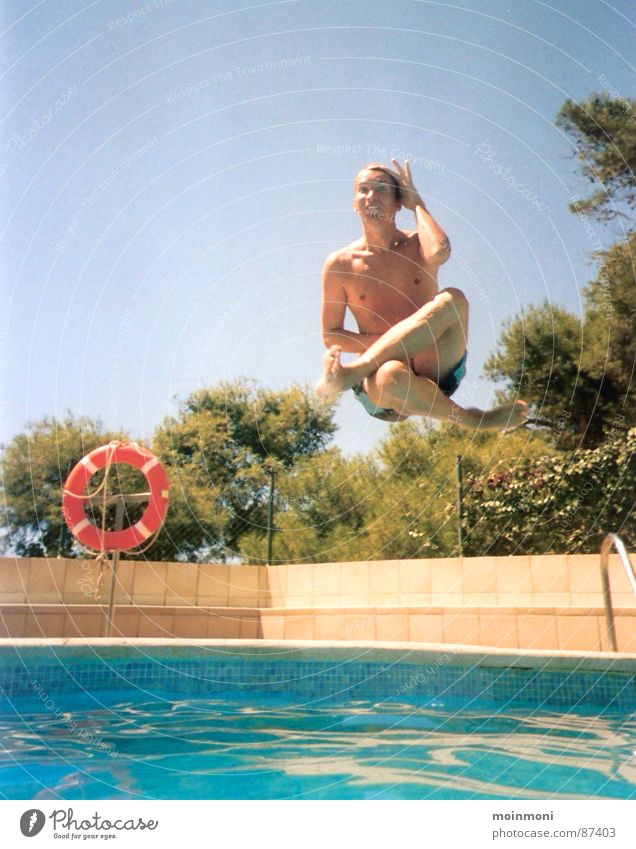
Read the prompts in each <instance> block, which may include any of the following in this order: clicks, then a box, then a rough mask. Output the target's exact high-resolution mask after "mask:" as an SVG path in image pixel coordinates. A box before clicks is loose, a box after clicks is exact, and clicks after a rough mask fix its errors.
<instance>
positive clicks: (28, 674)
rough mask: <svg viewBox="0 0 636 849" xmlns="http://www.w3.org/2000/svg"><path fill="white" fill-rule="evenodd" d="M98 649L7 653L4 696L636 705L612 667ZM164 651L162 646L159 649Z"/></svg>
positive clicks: (625, 676)
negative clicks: (242, 695)
mask: <svg viewBox="0 0 636 849" xmlns="http://www.w3.org/2000/svg"><path fill="white" fill-rule="evenodd" d="M110 648H111V650H110V651H109V647H105V646H100V647H99V649H98V650H97V649H93V650H92V651H86V650H85V649H84V650H82V651H78V650H73V649H72V648H71V647H65V646H51V647H45V646H43V647H39V648H33V647H30V648H28V649H24V650H22V651H21V650H20V649H18V648H16V649H15V650H14V651H13V652H12V653H11V654H9V653H6V652H3V653H2V656H0V697H4V698H14V697H19V696H33V695H34V693H37V692H45V693H47V695H48V696H50V697H54V696H55V695H56V694H61V693H70V692H74V691H87V692H89V693H97V692H99V691H105V690H111V691H112V690H121V691H129V692H130V691H134V690H138V691H142V692H144V694H146V695H147V694H149V693H150V694H152V693H153V692H159V691H164V692H165V691H170V692H174V693H178V694H179V695H183V696H184V697H193V696H205V695H207V694H212V693H217V692H222V691H227V690H232V689H237V690H246V689H247V690H253V691H254V693H255V694H256V693H259V692H262V693H274V692H280V693H286V694H290V695H298V696H309V697H312V698H314V699H316V698H320V699H323V698H324V699H329V698H340V699H342V698H353V699H362V698H369V697H372V698H378V699H389V698H395V699H398V700H402V701H408V699H409V697H410V696H417V697H426V698H430V699H432V700H440V701H446V700H456V699H462V700H471V699H473V698H477V699H479V700H483V701H487V702H490V703H493V704H495V705H498V706H504V705H507V706H513V705H521V704H524V705H534V706H538V705H546V706H554V707H560V708H563V707H568V706H570V707H573V706H575V705H576V706H578V707H602V708H605V709H607V708H612V709H618V710H627V711H629V712H633V711H634V710H635V709H636V672H633V671H612V670H611V669H609V670H606V671H602V670H590V669H583V668H580V669H576V668H574V669H571V670H568V669H552V668H543V669H541V668H524V667H519V666H515V667H507V666H505V665H502V664H501V663H499V664H496V665H491V666H488V665H486V664H484V662H483V661H482V662H481V663H479V664H473V665H472V666H471V665H466V664H465V663H464V664H463V665H460V664H459V663H457V662H454V660H453V656H452V655H451V654H445V655H443V657H444V658H445V660H444V661H442V660H441V659H440V658H439V657H438V658H437V659H436V660H434V661H432V662H428V663H427V662H413V660H408V654H409V653H408V652H407V653H405V654H402V655H400V654H399V653H398V654H397V655H396V656H395V659H389V658H387V659H384V660H378V659H373V660H369V659H366V658H365V657H364V653H361V654H360V656H359V657H358V658H356V657H351V656H346V655H344V656H341V657H338V653H337V652H334V653H333V656H332V657H329V658H321V657H316V658H313V659H312V658H306V659H305V658H302V657H299V656H298V655H297V653H296V655H294V654H293V653H288V652H285V651H280V652H279V653H278V654H271V653H270V654H264V653H253V652H247V653H246V654H241V653H240V652H238V651H232V652H230V653H227V652H223V651H208V652H204V653H202V652H201V651H196V650H188V649H187V648H182V649H181V650H178V651H177V650H175V649H172V650H169V651H166V650H163V651H162V650H161V648H159V649H157V648H155V647H150V646H147V647H144V649H143V650H140V649H139V648H134V647H128V649H127V651H116V650H112V647H110ZM153 649H154V650H153Z"/></svg>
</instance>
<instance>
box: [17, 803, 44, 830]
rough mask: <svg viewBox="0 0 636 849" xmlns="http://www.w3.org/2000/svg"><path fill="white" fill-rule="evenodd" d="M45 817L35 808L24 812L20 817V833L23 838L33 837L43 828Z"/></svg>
mask: <svg viewBox="0 0 636 849" xmlns="http://www.w3.org/2000/svg"><path fill="white" fill-rule="evenodd" d="M45 822H46V817H45V816H44V813H43V812H42V811H38V809H37V808H31V809H30V810H28V811H25V812H24V813H23V814H22V816H21V817H20V831H21V832H22V834H23V835H24V836H25V837H35V835H36V834H39V833H40V832H41V831H42V829H43V828H44V823H45Z"/></svg>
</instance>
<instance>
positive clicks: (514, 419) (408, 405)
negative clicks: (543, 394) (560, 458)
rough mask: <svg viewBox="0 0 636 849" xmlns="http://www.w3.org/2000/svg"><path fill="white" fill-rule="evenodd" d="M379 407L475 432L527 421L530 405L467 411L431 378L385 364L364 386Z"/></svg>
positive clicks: (399, 364)
mask: <svg viewBox="0 0 636 849" xmlns="http://www.w3.org/2000/svg"><path fill="white" fill-rule="evenodd" d="M363 386H364V389H365V391H366V393H367V395H368V396H369V398H370V399H371V400H372V401H373V403H374V404H377V406H378V407H386V408H390V409H392V410H395V412H396V413H399V414H400V415H401V416H427V417H428V418H431V419H438V420H440V421H447V422H449V423H451V424H456V425H461V426H462V427H467V428H472V429H474V430H502V429H503V428H507V427H515V426H516V425H520V424H522V423H523V421H525V419H526V418H527V416H528V406H527V404H525V402H523V401H516V402H512V403H510V404H505V405H503V406H501V407H497V408H496V409H494V410H486V411H484V410H478V409H477V408H475V407H471V408H469V409H464V408H463V407H460V406H459V405H458V404H456V403H455V402H454V401H451V399H450V398H447V397H446V395H444V393H443V392H442V391H441V389H440V388H439V386H438V385H437V384H436V383H435V382H434V381H433V380H431V379H430V378H428V377H422V376H420V375H417V374H414V373H413V372H412V371H411V369H410V368H409V367H408V366H407V365H406V364H405V363H403V362H400V361H398V360H391V361H389V362H387V363H384V364H383V365H381V366H380V368H379V369H378V370H377V371H376V372H374V373H373V374H372V375H371V376H370V377H367V378H366V379H365V380H364V383H363Z"/></svg>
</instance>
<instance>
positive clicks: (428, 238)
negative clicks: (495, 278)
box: [316, 160, 528, 430]
mask: <svg viewBox="0 0 636 849" xmlns="http://www.w3.org/2000/svg"><path fill="white" fill-rule="evenodd" d="M392 161H393V165H394V166H395V171H392V170H391V169H389V168H387V167H386V166H385V165H380V164H375V163H371V164H370V165H367V166H366V167H365V168H363V169H362V171H360V173H359V174H358V176H357V177H356V180H355V195H354V202H353V208H354V210H355V211H356V212H357V213H358V215H359V216H360V219H361V221H362V228H363V231H364V232H363V235H362V237H361V238H360V239H358V240H357V241H356V242H353V243H352V244H350V245H348V246H347V247H346V248H343V249H342V250H339V251H336V252H335V253H333V254H330V256H328V257H327V260H326V262H325V266H324V269H323V300H322V329H323V339H324V342H325V345H326V346H327V348H328V349H329V350H328V351H327V353H326V354H325V356H324V361H323V363H324V374H323V376H322V378H321V379H320V381H319V383H318V385H317V386H316V393H317V394H318V395H319V396H320V397H322V398H325V399H328V400H329V399H333V398H335V397H336V396H337V395H339V394H340V393H341V392H344V391H346V390H347V389H352V390H353V391H354V393H355V395H356V398H357V399H358V401H360V402H361V403H362V404H363V406H364V408H365V409H366V410H367V412H369V413H370V414H371V415H372V416H375V417H376V418H379V419H383V420H384V421H392V422H395V421H402V420H403V419H405V418H408V416H429V417H431V418H434V419H446V420H449V421H452V422H454V423H456V424H460V425H463V426H464V427H469V428H475V429H477V428H480V429H481V428H483V429H490V430H500V429H505V428H510V427H516V426H518V425H521V424H523V423H524V422H525V421H526V420H527V417H528V406H527V404H526V403H525V402H524V401H516V402H513V403H509V404H505V405H504V406H502V407H497V408H496V409H494V410H488V411H483V410H478V409H475V408H469V409H463V408H462V407H459V406H458V405H457V404H455V403H454V402H453V401H451V400H450V396H451V395H452V394H453V392H455V390H456V389H457V387H458V386H459V383H460V381H461V379H462V378H463V376H464V374H465V373H466V338H467V333H468V302H467V300H466V297H465V296H464V294H463V292H461V291H460V290H459V289H454V288H448V289H442V291H439V287H438V284H437V272H438V270H439V267H440V266H441V265H442V264H443V263H445V262H446V260H447V259H448V257H449V255H450V243H449V241H448V237H447V236H446V234H445V233H444V231H443V230H442V229H441V227H440V226H439V224H438V223H437V222H436V221H435V219H434V218H433V217H432V215H431V214H430V213H429V211H428V210H427V209H426V206H425V205H424V201H423V200H422V198H421V197H420V196H419V194H418V193H417V190H416V189H415V186H414V185H413V181H412V179H411V172H410V168H409V164H408V162H405V163H404V165H403V166H400V165H399V164H398V163H397V162H396V161H395V160H392ZM402 206H404V207H405V208H406V209H411V210H413V212H414V213H415V220H416V224H417V230H416V231H415V232H402V231H401V230H398V229H397V227H396V225H395V216H396V214H397V213H398V211H399V210H400V208H401V207H402ZM347 308H348V309H349V310H350V311H351V313H352V315H353V317H354V318H355V320H356V322H357V325H358V332H357V333H356V332H354V331H351V330H345V329H344V320H345V313H346V310H347ZM343 351H347V352H350V353H354V354H358V357H357V358H356V359H355V360H353V361H352V362H350V363H346V364H345V363H342V362H341V360H340V355H341V353H342V352H343Z"/></svg>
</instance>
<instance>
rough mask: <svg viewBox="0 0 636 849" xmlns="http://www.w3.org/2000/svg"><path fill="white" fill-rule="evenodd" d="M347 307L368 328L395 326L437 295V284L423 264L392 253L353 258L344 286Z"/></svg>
mask: <svg viewBox="0 0 636 849" xmlns="http://www.w3.org/2000/svg"><path fill="white" fill-rule="evenodd" d="M345 289H346V292H347V304H348V306H349V308H350V310H351V312H352V313H353V315H354V316H355V318H356V319H357V320H358V323H362V324H364V325H368V323H369V322H372V323H375V322H374V318H376V319H377V321H378V322H379V323H381V324H383V325H384V324H385V323H387V322H388V323H389V324H394V323H395V322H397V321H400V320H401V319H402V318H405V317H406V316H407V315H411V314H412V313H413V312H414V311H415V310H417V309H419V308H420V307H421V306H423V305H424V304H425V303H428V301H430V300H431V298H433V297H434V296H435V293H436V290H437V284H436V282H435V279H434V277H432V275H431V274H430V273H428V272H427V270H426V268H425V267H423V266H422V264H421V262H419V261H417V260H416V259H414V258H413V257H410V256H405V255H396V254H393V255H392V256H391V257H390V258H389V259H388V260H387V259H385V258H384V257H377V256H373V257H366V256H364V255H363V256H357V257H354V258H353V260H352V263H351V272H350V274H348V275H347V281H346V284H345Z"/></svg>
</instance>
